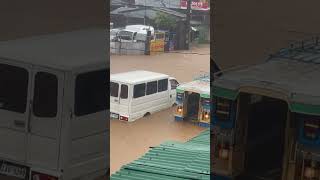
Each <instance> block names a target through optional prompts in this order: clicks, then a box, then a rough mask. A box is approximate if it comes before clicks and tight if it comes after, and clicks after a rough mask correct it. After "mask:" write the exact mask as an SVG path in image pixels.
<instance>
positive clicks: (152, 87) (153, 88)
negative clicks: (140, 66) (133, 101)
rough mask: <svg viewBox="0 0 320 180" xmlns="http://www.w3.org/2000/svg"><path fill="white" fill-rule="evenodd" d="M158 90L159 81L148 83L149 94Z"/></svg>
mask: <svg viewBox="0 0 320 180" xmlns="http://www.w3.org/2000/svg"><path fill="white" fill-rule="evenodd" d="M157 91H158V82H157V81H152V82H148V83H147V95H150V94H155V93H157Z"/></svg>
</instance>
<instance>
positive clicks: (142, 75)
mask: <svg viewBox="0 0 320 180" xmlns="http://www.w3.org/2000/svg"><path fill="white" fill-rule="evenodd" d="M161 78H163V79H165V78H169V75H166V74H161V73H156V72H150V71H130V72H125V73H117V74H111V75H110V80H111V81H116V82H122V83H127V84H136V83H140V82H145V81H150V80H156V79H161Z"/></svg>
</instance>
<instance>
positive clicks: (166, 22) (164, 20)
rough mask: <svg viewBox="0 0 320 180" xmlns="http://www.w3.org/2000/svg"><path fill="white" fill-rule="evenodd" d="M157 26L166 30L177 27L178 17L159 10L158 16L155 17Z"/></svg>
mask: <svg viewBox="0 0 320 180" xmlns="http://www.w3.org/2000/svg"><path fill="white" fill-rule="evenodd" d="M153 21H154V23H155V25H156V27H157V28H160V29H164V30H172V29H174V28H175V27H176V19H175V18H174V17H173V16H170V15H167V14H165V13H162V12H157V15H156V17H155V18H154V19H153Z"/></svg>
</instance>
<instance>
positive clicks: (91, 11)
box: [0, 0, 109, 40]
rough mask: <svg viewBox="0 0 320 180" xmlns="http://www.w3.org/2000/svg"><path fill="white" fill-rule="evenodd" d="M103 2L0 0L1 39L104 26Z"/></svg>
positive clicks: (102, 0) (105, 21)
mask: <svg viewBox="0 0 320 180" xmlns="http://www.w3.org/2000/svg"><path fill="white" fill-rule="evenodd" d="M106 2H108V3H109V1H105V0H98V1H88V0H66V1H64V0H55V1H54V0H27V1H21V0H1V2H0V22H1V28H0V40H7V39H15V38H19V37H24V36H32V35H38V34H47V33H52V32H63V31H70V30H74V29H79V28H83V27H89V26H106V24H108V23H107V22H108V21H107V18H106V7H107V5H106ZM108 3H107V4H108ZM107 9H109V7H107ZM107 14H109V13H107Z"/></svg>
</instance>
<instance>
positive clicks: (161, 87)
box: [158, 79, 168, 92]
mask: <svg viewBox="0 0 320 180" xmlns="http://www.w3.org/2000/svg"><path fill="white" fill-rule="evenodd" d="M166 90H168V79H162V80H159V81H158V92H162V91H166Z"/></svg>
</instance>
